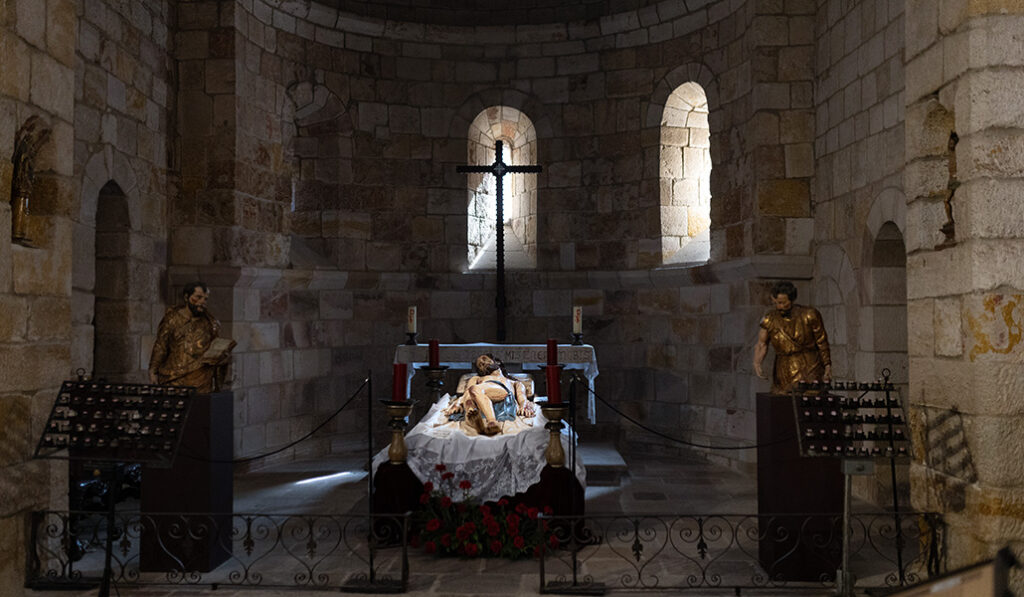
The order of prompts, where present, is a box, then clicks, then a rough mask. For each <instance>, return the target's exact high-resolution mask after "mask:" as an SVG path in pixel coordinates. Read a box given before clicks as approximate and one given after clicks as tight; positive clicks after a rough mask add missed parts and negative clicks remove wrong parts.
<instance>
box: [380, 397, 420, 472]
mask: <svg viewBox="0 0 1024 597" xmlns="http://www.w3.org/2000/svg"><path fill="white" fill-rule="evenodd" d="M381 403H382V404H383V405H384V407H385V408H386V409H387V413H388V418H390V419H391V421H389V422H388V427H390V428H391V445H390V446H388V460H389V461H390V462H391V464H403V463H405V458H406V456H408V455H409V450H408V449H407V448H406V447H405V433H404V431H405V418H406V417H408V416H409V413H410V412H412V406H413V405H414V404H416V402H415V401H413V400H381Z"/></svg>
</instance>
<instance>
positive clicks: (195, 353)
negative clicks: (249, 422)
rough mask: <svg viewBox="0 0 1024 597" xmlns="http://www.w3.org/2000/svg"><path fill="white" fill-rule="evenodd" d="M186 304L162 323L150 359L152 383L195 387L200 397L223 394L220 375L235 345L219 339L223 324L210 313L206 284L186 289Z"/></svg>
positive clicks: (186, 287)
mask: <svg viewBox="0 0 1024 597" xmlns="http://www.w3.org/2000/svg"><path fill="white" fill-rule="evenodd" d="M182 296H183V298H184V299H185V304H184V305H180V306H177V307H170V308H169V309H167V312H166V313H165V314H164V317H163V319H161V320H160V327H159V329H158V330H157V335H156V342H155V343H154V344H153V352H152V354H151V355H150V357H149V381H150V382H151V383H154V384H160V385H172V386H192V387H194V388H196V392H198V393H200V394H209V393H210V392H215V391H217V390H219V389H220V388H219V385H220V384H219V381H220V380H219V373H220V370H221V369H222V368H223V367H224V366H225V365H227V362H228V360H229V359H230V358H231V354H230V353H231V349H232V348H234V346H235V343H234V341H231V340H228V339H226V338H218V337H217V336H218V334H219V333H220V322H219V321H217V320H216V319H215V318H214V317H213V316H212V315H210V312H209V311H208V310H207V309H206V301H207V300H208V299H209V298H210V290H209V288H207V286H206V284H203V283H202V282H192V283H190V284H186V285H185V287H184V288H183V289H182Z"/></svg>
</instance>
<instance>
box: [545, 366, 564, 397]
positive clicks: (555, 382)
mask: <svg viewBox="0 0 1024 597" xmlns="http://www.w3.org/2000/svg"><path fill="white" fill-rule="evenodd" d="M545 369H546V371H547V375H548V404H560V403H561V402H562V387H561V385H560V383H561V379H560V377H561V375H560V374H561V372H562V371H561V369H560V368H559V367H557V366H555V365H548V366H547V367H545Z"/></svg>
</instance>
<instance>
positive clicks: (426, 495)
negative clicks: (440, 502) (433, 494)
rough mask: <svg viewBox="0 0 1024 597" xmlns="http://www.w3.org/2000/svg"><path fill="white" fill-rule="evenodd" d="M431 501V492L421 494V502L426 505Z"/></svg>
mask: <svg viewBox="0 0 1024 597" xmlns="http://www.w3.org/2000/svg"><path fill="white" fill-rule="evenodd" d="M429 501H430V494H429V493H424V494H423V495H421V496H420V503H421V504H424V505H425V504H426V503H427V502H429Z"/></svg>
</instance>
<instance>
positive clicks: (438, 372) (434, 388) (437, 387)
mask: <svg viewBox="0 0 1024 597" xmlns="http://www.w3.org/2000/svg"><path fill="white" fill-rule="evenodd" d="M417 369H419V370H420V371H423V372H425V373H426V374H427V389H428V390H430V400H431V401H432V402H437V400H438V398H440V397H441V390H443V389H444V372H445V371H447V370H448V365H438V366H437V367H428V366H424V367H417Z"/></svg>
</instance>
